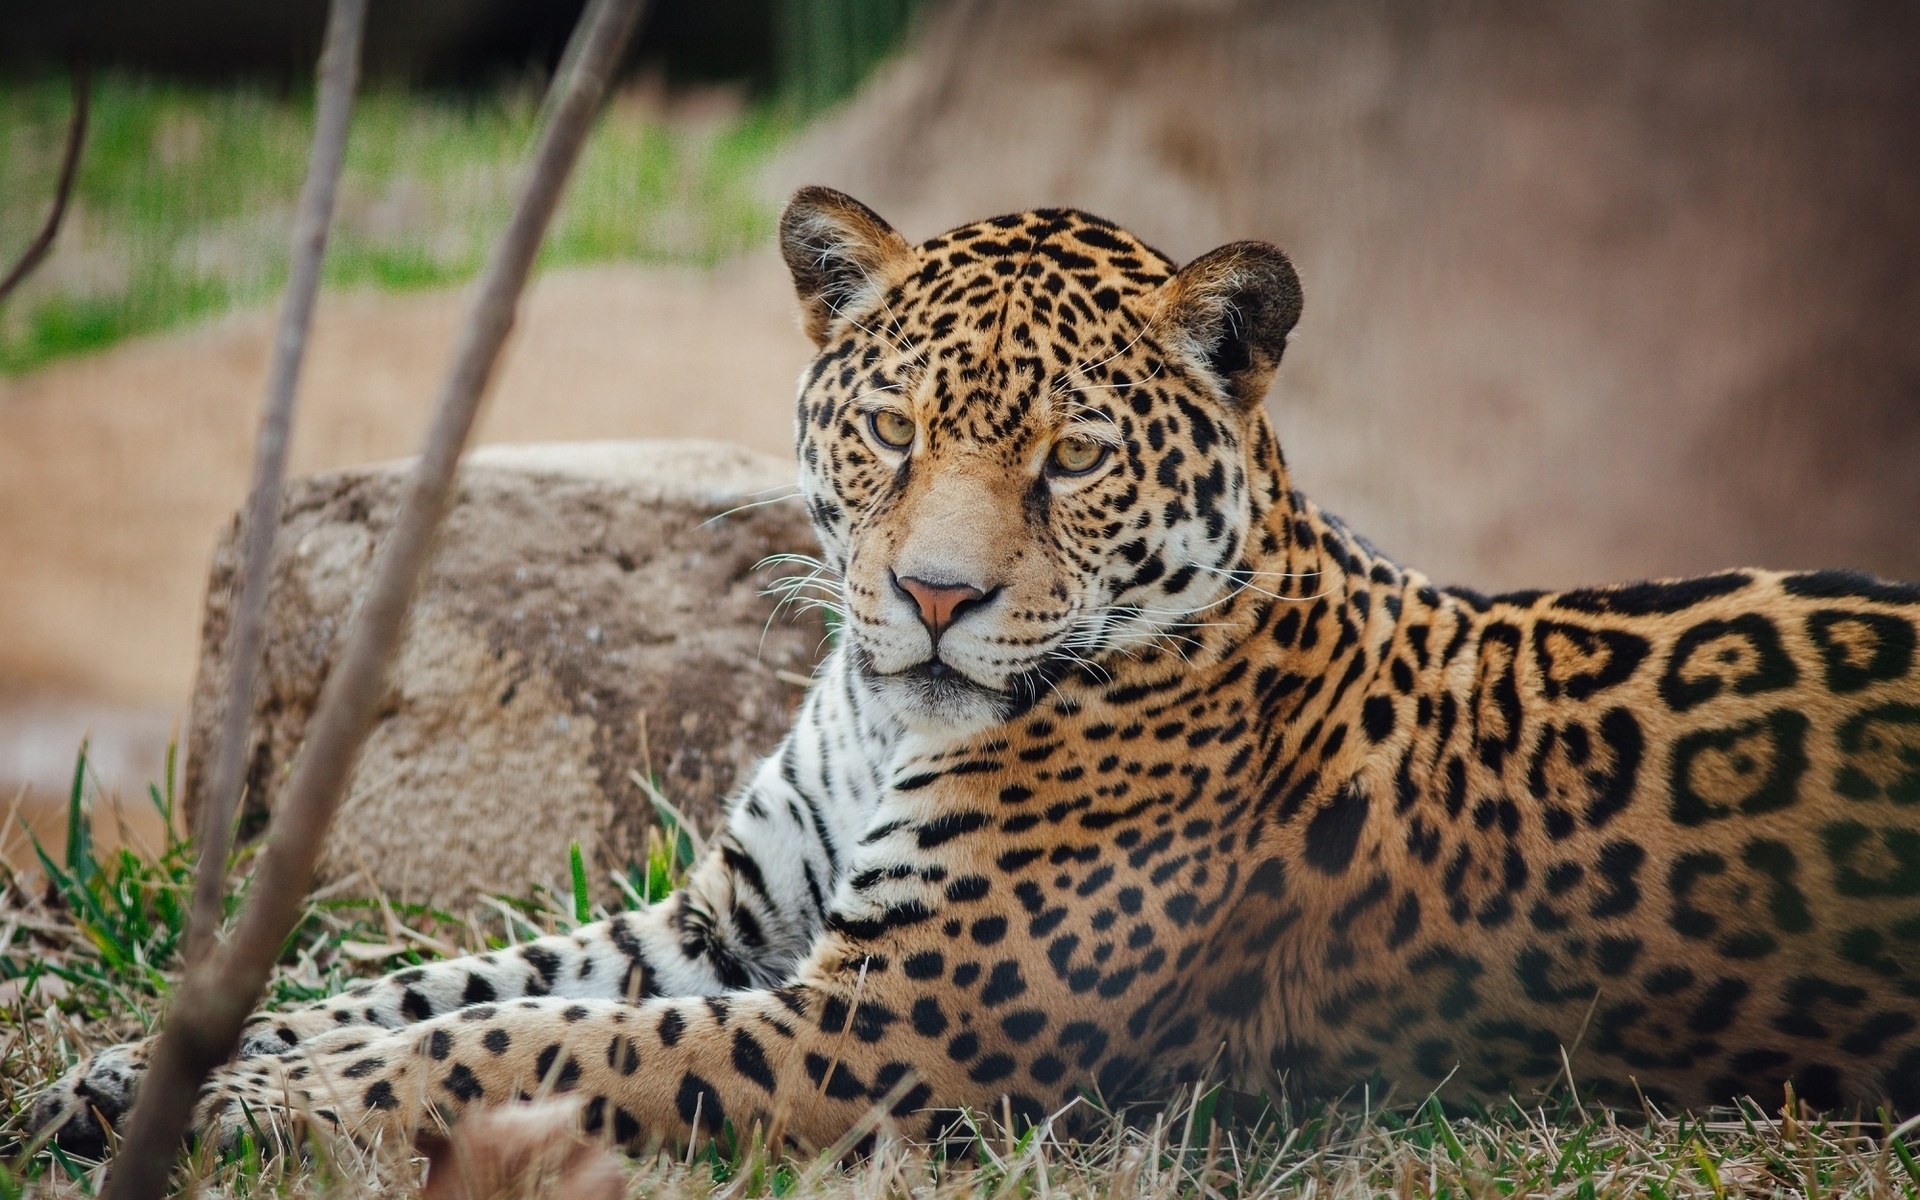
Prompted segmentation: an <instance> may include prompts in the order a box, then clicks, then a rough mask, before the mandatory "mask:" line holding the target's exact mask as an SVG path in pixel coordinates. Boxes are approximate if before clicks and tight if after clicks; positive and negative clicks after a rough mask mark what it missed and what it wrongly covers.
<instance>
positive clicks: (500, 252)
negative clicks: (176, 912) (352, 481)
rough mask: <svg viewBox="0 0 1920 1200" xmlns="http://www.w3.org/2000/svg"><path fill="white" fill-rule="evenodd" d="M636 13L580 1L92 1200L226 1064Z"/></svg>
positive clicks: (334, 800) (119, 1186) (373, 700)
mask: <svg viewBox="0 0 1920 1200" xmlns="http://www.w3.org/2000/svg"><path fill="white" fill-rule="evenodd" d="M642 3H643V0H594V2H593V3H592V4H591V5H590V6H589V7H588V9H587V11H586V13H585V14H583V15H582V17H581V19H580V23H579V25H578V26H577V27H576V28H575V30H574V34H573V39H572V43H571V44H570V46H569V48H568V53H567V57H566V60H565V62H566V69H565V70H563V71H562V72H561V73H560V74H557V75H556V76H555V79H554V83H553V87H552V89H551V91H550V92H549V101H548V105H547V108H546V112H547V113H548V114H549V116H550V118H551V119H550V120H549V121H548V123H547V124H546V126H545V128H544V130H543V131H542V133H541V136H540V143H539V146H538V147H537V148H536V149H535V151H534V157H533V162H532V165H531V168H530V169H529V171H528V173H527V177H526V181H525V183H524V185H523V188H522V191H521V193H520V198H519V201H518V203H517V204H516V206H515V208H514V213H513V217H512V219H511V220H510V221H509V223H508V225H507V229H506V232H505V233H504V234H503V235H502V236H501V239H500V242H499V244H498V245H497V246H496V247H495V249H494V253H493V257H492V258H491V260H490V261H489V262H488V264H487V270H486V274H485V275H484V276H483V277H482V279H481V282H480V287H479V290H478V294H477V296H476V298H475V300H474V304H473V308H472V309H471V310H470V311H469V313H468V315H467V321H466V325H465V327H464V328H463V330H462V332H461V337H460V343H459V346H458V348H457V349H456V350H455V352H454V359H453V364H452V367H451V369H450V370H449V372H448V376H447V381H446V383H445V385H444V386H443V387H442V388H441V392H440V397H439V401H438V403H437V406H436V409H435V412H434V417H433V424H432V426H431V428H430V429H429V431H428V433H427V438H426V444H425V447H424V448H423V450H422V452H421V455H420V459H419V462H418V463H417V464H416V465H415V467H414V472H413V477H412V479H411V480H410V481H409V484H408V489H407V496H406V500H405V502H404V503H403V504H402V506H401V509H400V514H399V516H398V518H397V519H396V520H395V522H394V525H393V529H392V530H391V532H390V533H389V534H388V535H387V539H386V542H385V545H384V546H383V547H382V549H381V553H380V561H379V564H378V566H377V567H376V569H375V572H374V578H373V582H372V585H371V587H370V588H369V589H368V592H367V595H366V597H365V598H364V599H363V600H362V602H361V604H360V608H359V611H358V613H357V614H356V615H355V617H354V620H353V626H352V628H351V630H350V631H349V633H348V635H347V642H346V647H345V649H344V650H343V651H342V653H341V656H340V659H339V662H338V663H337V664H336V665H335V666H334V668H333V670H332V672H331V673H330V674H329V676H328V678H327V683H326V687H325V690H324V691H323V692H322V694H321V697H320V704H319V708H318V710H317V711H316V713H315V714H314V717H313V720H312V722H311V724H309V726H308V728H307V736H306V742H305V745H304V746H303V748H302V750H301V753H300V756H299V758H298V759H297V760H296V761H295V763H294V768H293V775H292V777H291V778H290V779H289V780H288V781H287V786H286V788H285V790H284V791H283V792H282V793H281V795H280V797H279V799H278V801H277V802H276V803H275V804H274V813H273V826H272V831H271V836H270V840H269V842H268V844H267V848H266V850H265V851H264V852H263V853H262V855H261V858H260V865H259V867H258V869H257V870H256V872H255V875H254V881H253V886H252V888H251V890H250V892H249V894H248V899H247V907H246V911H245V912H244V913H243V914H242V916H241V919H240V923H239V925H238V927H237V928H236V929H235V930H234V933H233V937H232V940H231V941H230V942H229V943H228V944H227V945H226V946H225V947H224V948H222V949H218V950H216V952H215V953H213V954H211V955H209V956H208V958H207V960H206V962H205V963H204V964H202V966H201V967H200V968H198V969H195V970H191V971H189V972H188V973H187V977H186V979H185V980H184V981H183V982H182V985H181V987H180V990H179V992H178V993H177V994H176V997H175V1000H174V1003H173V1007H172V1012H171V1015H170V1018H169V1020H168V1021H167V1023H166V1026H165V1028H164V1029H163V1030H162V1032H161V1035H160V1041H159V1044H158V1046H157V1047H156V1048H155V1051H154V1056H153V1059H152V1061H151V1063H150V1065H149V1067H148V1070H147V1075H146V1078H145V1080H144V1081H143V1082H142V1084H141V1088H140V1098H139V1102H138V1103H137V1104H136V1105H135V1107H134V1112H133V1117H132V1120H131V1122H130V1125H129V1128H128V1131H127V1136H126V1141H125V1143H124V1145H123V1146H122V1149H121V1151H120V1154H119V1155H118V1156H117V1157H116V1158H115V1160H114V1164H113V1168H112V1170H111V1171H110V1173H109V1174H108V1176H107V1185H106V1191H105V1193H104V1195H105V1200H157V1198H158V1197H159V1196H160V1195H161V1193H162V1192H163V1191H164V1190H165V1187H166V1182H167V1174H168V1169H169V1167H170V1165H171V1163H172V1160H173V1156H174V1152H175V1151H176V1150H177V1149H178V1148H179V1145H180V1141H181V1138H182V1136H183V1135H184V1134H185V1132H186V1129H187V1125H188V1123H189V1120H190V1118H191V1115H192V1112H193V1108H194V1096H195V1094H196V1093H197V1091H198V1089H199V1086H200V1083H201V1081H202V1080H204V1079H205V1078H206V1076H207V1073H208V1072H209V1071H211V1070H212V1069H213V1068H214V1067H215V1066H217V1065H219V1064H220V1063H222V1062H224V1061H225V1060H226V1059H227V1057H228V1056H229V1055H231V1054H232V1053H233V1049H234V1046H235V1044H236V1043H237V1042H238V1040H239V1036H240V1027H241V1023H242V1022H243V1021H244V1020H245V1018H246V1016H247V1013H248V1012H249V1011H250V1010H251V1009H252V1008H253V1005H254V1003H255V1002H256V1001H257V1000H258V998H259V996H260V991H261V988H262V987H263V986H264V985H265V983H266V980H267V976H268V974H269V972H270V971H271V970H272V968H273V964H274V961H275V960H276V959H277V958H278V957H279V953H280V948H281V946H282V945H283V944H284V942H285V940H286V937H287V935H288V933H289V931H290V930H291V929H292V928H293V925H294V921H295V919H296V918H297V917H298V916H299V914H300V910H301V905H302V902H303V898H304V897H305V895H306V891H307V886H308V884H309V883H310V882H311V881H312V878H313V870H314V866H315V864H316V863H317V862H318V861H319V856H320V850H321V847H322V845H323V843H324V841H325V838H326V832H327V827H328V825H329V824H330V823H331V821H332V819H333V813H334V810H335V809H336V808H337V807H338V805H339V801H340V796H341V793H342V792H343V791H344V790H345V787H346V784H347V780H348V778H349V777H350V776H351V774H352V771H353V765H354V761H355V759H356V758H357V757H358V755H359V751H360V747H361V745H362V744H363V743H364V742H365V740H366V735H367V733H368V730H369V729H370V727H371V725H372V721H373V711H374V707H375V705H376V704H377V702H378V701H379V699H380V696H381V694H382V693H383V692H384V690H385V687H386V674H387V664H388V663H389V662H390V661H391V659H392V657H393V651H394V649H395V647H396V646H397V645H398V644H399V641H400V635H401V629H402V624H403V622H404V620H405V618H406V615H407V610H408V607H409V605H410V602H411V600H412V597H413V592H414V588H415V585H416V584H417V583H418V582H419V578H420V573H421V570H422V568H423V567H424V566H425V563H426V560H427V556H428V552H429V550H430V549H431V547H432V544H433V540H434V535H435V533H436V531H437V530H438V527H439V525H440V520H441V518H442V516H443V515H444V513H445V511H446V508H447V504H448V500H449V498H450V496H451V493H452V490H453V483H454V471H455V468H456V467H457V466H458V465H459V460H460V453H461V450H462V448H463V447H464V446H465V445H466V441H467V435H468V433H469V432H470V431H471V430H472V427H473V421H474V417H475V416H476V414H477V412H478V410H479V405H480V400H481V397H482V395H483V394H484V392H485V390H486V385H487V383H488V380H489V379H490V378H491V376H492V374H493V369H494V365H495V363H496V361H497V360H498V358H499V354H500V348H501V345H502V344H503V343H504V342H505V341H506V337H507V333H508V331H509V330H510V329H511V328H512V326H513V320H514V315H515V312H516V311H517V309H518V306H519V298H520V293H521V291H522V290H523V289H524V287H525V285H526V281H527V276H528V274H529V273H530V272H531V270H532V268H533V259H534V255H535V253H536V252H537V251H538V250H539V248H540V240H541V236H542V234H543V233H544V232H545V230H546V227H547V224H548V222H549V220H550V219H551V217H552V216H553V211H554V209H555V207H556V206H557V205H558V204H559V200H560V195H561V192H562V191H563V189H564V188H565V185H566V180H567V176H568V175H569V174H570V173H571V171H572V168H573V164H574V161H575V160H576V159H577V158H578V157H579V153H580V147H581V145H582V144H583V143H584V142H585V140H586V136H587V132H588V130H589V129H590V128H591V126H592V123H593V118H594V116H595V114H596V113H598V111H599V109H600V105H601V101H602V100H603V99H604V97H605V95H606V90H607V84H608V82H609V80H610V79H611V77H612V75H613V72H614V70H615V69H616V67H617V66H618V65H619V62H620V56H621V52H622V51H623V50H624V48H625V46H626V44H627V41H628V39H629V37H630V36H631V35H632V33H633V27H634V24H635V22H636V21H637V19H638V18H639V15H640V10H641V7H642Z"/></svg>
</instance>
